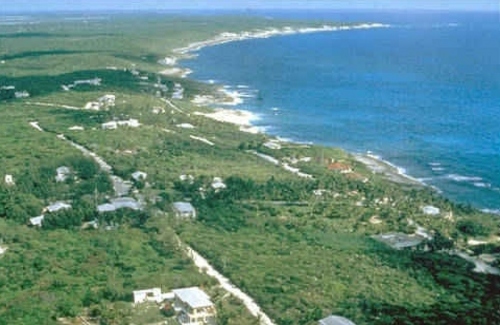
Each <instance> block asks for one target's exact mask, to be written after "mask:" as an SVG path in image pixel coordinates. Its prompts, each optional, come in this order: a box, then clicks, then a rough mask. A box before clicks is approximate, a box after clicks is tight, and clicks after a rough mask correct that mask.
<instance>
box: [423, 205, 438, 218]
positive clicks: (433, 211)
mask: <svg viewBox="0 0 500 325" xmlns="http://www.w3.org/2000/svg"><path fill="white" fill-rule="evenodd" d="M422 212H423V213H424V214H427V215H430V216H436V215H438V214H439V213H440V212H441V210H439V208H436V207H435V206H432V205H426V206H425V207H422Z"/></svg>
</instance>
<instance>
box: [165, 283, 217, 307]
mask: <svg viewBox="0 0 500 325" xmlns="http://www.w3.org/2000/svg"><path fill="white" fill-rule="evenodd" d="M173 293H174V294H175V296H176V297H178V298H179V299H180V300H182V301H183V302H185V303H186V304H188V305H189V306H190V307H191V308H202V307H210V306H213V303H212V301H210V297H209V296H208V295H207V294H206V293H205V292H203V291H202V290H201V289H200V288H198V287H190V288H182V289H175V290H173Z"/></svg>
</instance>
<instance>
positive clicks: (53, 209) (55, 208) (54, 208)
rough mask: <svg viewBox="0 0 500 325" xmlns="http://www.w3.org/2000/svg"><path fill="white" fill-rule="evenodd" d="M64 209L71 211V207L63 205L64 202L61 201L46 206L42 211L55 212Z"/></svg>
mask: <svg viewBox="0 0 500 325" xmlns="http://www.w3.org/2000/svg"><path fill="white" fill-rule="evenodd" d="M64 209H71V205H70V204H67V203H64V202H61V201H58V202H55V203H52V204H51V205H49V206H47V207H46V208H45V209H44V211H48V212H57V211H59V210H64Z"/></svg>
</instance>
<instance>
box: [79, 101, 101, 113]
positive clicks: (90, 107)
mask: <svg viewBox="0 0 500 325" xmlns="http://www.w3.org/2000/svg"><path fill="white" fill-rule="evenodd" d="M83 109H88V110H91V111H98V110H100V109H101V105H100V104H99V103H98V102H88V103H87V104H85V106H84V107H83Z"/></svg>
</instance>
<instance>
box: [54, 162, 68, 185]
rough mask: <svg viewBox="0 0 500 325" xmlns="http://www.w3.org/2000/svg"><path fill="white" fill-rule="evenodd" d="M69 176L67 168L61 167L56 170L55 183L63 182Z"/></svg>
mask: <svg viewBox="0 0 500 325" xmlns="http://www.w3.org/2000/svg"><path fill="white" fill-rule="evenodd" d="M70 174H71V170H70V169H69V167H66V166H61V167H58V168H57V169H56V182H64V181H66V180H67V179H68V176H69V175H70Z"/></svg>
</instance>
